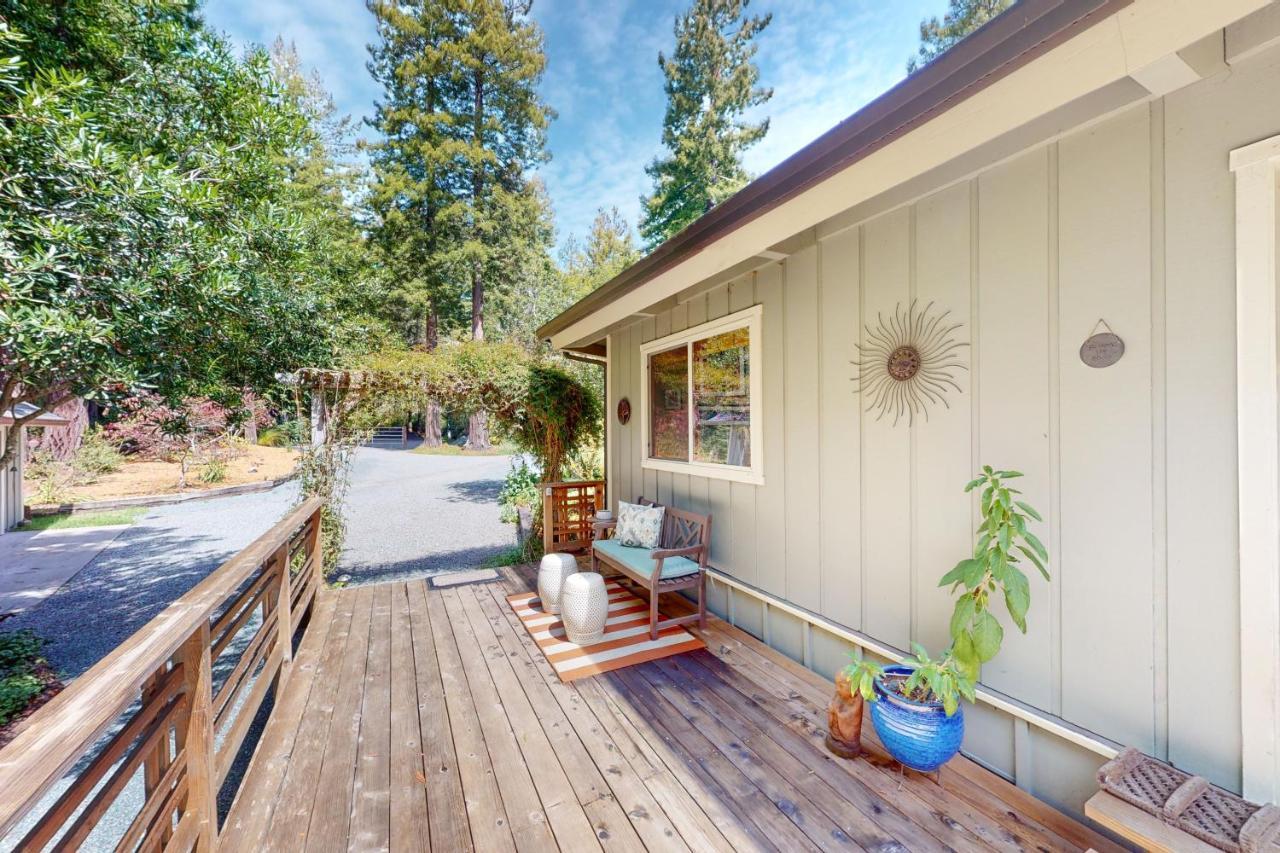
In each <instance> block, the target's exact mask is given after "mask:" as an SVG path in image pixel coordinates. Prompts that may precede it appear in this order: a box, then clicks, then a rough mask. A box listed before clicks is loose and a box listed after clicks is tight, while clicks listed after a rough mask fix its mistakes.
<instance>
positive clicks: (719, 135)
mask: <svg viewBox="0 0 1280 853" xmlns="http://www.w3.org/2000/svg"><path fill="white" fill-rule="evenodd" d="M749 2H750V0H693V6H692V8H690V10H689V11H688V12H686V13H685V14H684V15H681V16H680V17H678V18H676V24H675V35H676V49H675V53H674V54H672V56H671V57H670V58H668V57H667V56H666V55H664V54H661V53H660V54H658V65H659V66H660V67H661V68H662V73H663V75H664V76H665V77H666V84H665V86H664V88H665V90H666V93H667V111H666V115H665V116H664V118H663V121H662V144H663V145H664V146H665V147H666V149H667V153H666V155H665V156H663V157H660V158H658V159H656V160H654V162H653V163H652V164H650V165H649V166H648V167H647V168H646V169H645V171H646V172H647V173H648V175H649V177H650V178H652V179H653V184H654V186H653V194H652V195H650V196H649V197H648V198H646V199H644V200H643V203H644V219H643V221H642V222H641V223H640V234H641V236H642V237H644V241H645V246H646V247H647V248H649V249H653V248H655V247H656V246H658V245H659V244H660V243H662V242H663V241H665V240H666V239H668V238H669V237H671V236H673V235H675V234H676V233H677V232H679V231H680V230H682V229H683V228H685V227H686V226H687V225H689V224H690V223H692V222H693V221H694V220H696V219H698V218H699V217H700V216H702V215H703V214H704V213H706V212H707V211H708V210H710V209H711V208H712V207H714V206H715V205H717V204H719V203H720V202H722V201H724V200H725V199H726V198H728V197H729V196H731V195H733V194H734V193H736V192H737V191H738V190H739V189H741V188H742V187H743V186H744V185H745V184H746V183H747V181H748V180H749V176H748V174H747V172H746V170H745V169H744V168H743V166H742V152H743V151H745V150H746V149H747V148H750V147H751V146H752V145H754V144H756V143H757V142H759V141H760V140H761V139H763V138H764V136H765V134H766V133H768V131H769V121H768V119H765V120H763V121H760V122H756V123H751V122H746V121H743V120H742V115H743V114H744V113H745V112H746V111H747V110H749V109H751V108H752V107H756V106H759V105H761V104H763V103H765V102H766V101H768V100H769V98H771V97H772V96H773V90H771V89H764V88H760V87H759V86H757V85H756V84H757V82H758V81H759V78H760V72H759V69H757V68H756V66H755V63H753V62H752V58H753V57H754V56H755V53H756V45H755V44H754V43H753V39H754V38H755V37H756V35H758V34H759V33H760V31H761V30H763V29H764V28H765V27H766V26H768V25H769V21H770V19H771V17H772V16H771V15H763V16H757V17H744V14H745V12H746V8H747V5H748V3H749Z"/></svg>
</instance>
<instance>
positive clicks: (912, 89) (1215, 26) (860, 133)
mask: <svg viewBox="0 0 1280 853" xmlns="http://www.w3.org/2000/svg"><path fill="white" fill-rule="evenodd" d="M1270 3H1271V0H1214V2H1212V3H1206V2H1198V0H1022V2H1020V3H1018V4H1016V5H1015V6H1013V7H1012V8H1011V9H1009V10H1008V11H1007V12H1005V13H1004V14H1002V15H1000V16H998V17H996V18H995V19H993V20H992V21H991V22H989V23H988V24H987V25H986V26H984V27H983V28H982V29H980V30H978V31H977V32H976V33H974V34H973V35H971V36H970V37H969V38H967V39H965V40H964V41H963V42H961V43H960V44H958V45H957V46H956V47H955V48H953V49H952V50H951V51H949V52H948V53H946V54H944V55H943V56H942V57H940V58H939V59H938V60H936V61H935V62H933V63H931V64H930V65H928V66H926V67H925V68H924V69H922V70H921V71H919V72H917V73H916V74H913V75H911V76H910V77H908V78H907V79H905V80H903V81H902V82H901V83H899V84H898V85H897V86H895V87H894V88H893V89H891V90H890V91H889V92H887V93H886V94H885V95H883V96H881V97H880V98H878V99H876V100H875V101H873V102H871V103H870V104H868V105H867V106H866V107H864V108H863V109H862V110H860V111H859V112H857V113H855V114H854V115H853V116H851V117H850V118H848V119H846V120H845V121H843V122H841V123H840V124H839V125H837V126H836V127H834V128H833V129H832V130H830V131H828V132H827V133H826V134H824V135H823V136H821V137H819V138H818V139H817V140H815V141H814V142H813V143H811V144H810V145H808V146H806V147H805V148H803V149H801V150H800V151H799V152H797V153H796V154H794V155H792V156H791V157H790V158H788V159H787V160H785V161H783V162H782V163H781V164H779V165H778V166H776V167H774V168H773V169H771V170H770V171H769V172H767V173H765V174H764V175H762V176H761V177H759V178H757V179H756V180H755V181H753V182H752V183H750V184H748V185H747V186H746V187H744V188H743V189H742V190H741V191H740V192H739V193H737V194H736V195H734V196H733V197H732V198H730V199H728V200H726V201H725V202H724V203H723V204H721V205H719V206H718V207H716V208H714V209H713V210H711V211H710V212H708V213H707V214H706V215H705V216H703V217H702V218H701V219H699V220H698V221H696V222H694V223H693V224H692V225H690V226H689V227H688V228H686V229H685V230H683V231H681V232H680V233H679V234H677V235H676V236H674V237H672V238H671V239H670V240H668V241H667V242H665V243H663V244H662V245H661V246H659V247H658V248H657V249H655V250H654V251H653V252H652V253H650V254H649V255H648V256H646V257H645V258H643V259H642V260H640V261H638V262H637V263H635V264H633V265H632V266H631V267H629V268H628V269H626V270H624V271H623V272H622V273H620V274H619V275H618V276H616V277H615V278H613V279H611V280H610V281H608V282H606V283H605V284H604V285H602V286H601V287H600V288H598V289H597V290H595V291H593V292H592V293H590V294H588V295H587V296H586V297H584V298H583V299H581V300H579V301H578V302H577V303H575V304H574V305H572V306H570V307H569V308H568V309H567V310H565V311H564V312H562V313H561V314H560V315H559V316H557V317H555V318H554V319H553V320H551V321H550V322H548V323H547V324H545V325H544V326H543V327H542V328H540V329H539V330H538V335H539V337H541V338H543V339H544V340H547V341H549V342H550V343H551V345H552V347H554V348H556V349H562V350H568V349H572V350H581V349H583V348H585V347H587V346H589V345H592V344H595V343H597V342H599V341H600V339H601V338H602V337H603V336H604V334H606V333H607V332H608V331H609V330H610V329H612V328H616V327H618V326H620V325H623V324H625V323H627V322H630V321H631V320H633V319H635V318H637V317H639V316H645V315H650V314H652V313H653V312H654V306H655V305H661V304H663V303H664V300H665V301H666V302H668V303H670V301H671V300H675V299H678V298H679V296H680V294H681V293H682V292H683V291H686V290H687V289H689V288H691V287H697V286H699V285H700V283H703V282H706V281H708V280H711V279H715V278H718V277H719V278H723V277H724V275H725V274H726V273H727V272H732V271H738V273H739V274H740V272H741V271H743V270H746V269H750V268H754V267H758V266H760V265H763V264H765V263H770V262H776V261H777V260H780V259H781V258H782V257H785V256H786V254H787V245H786V244H787V241H788V240H794V238H795V237H796V235H799V234H801V233H802V232H804V231H805V230H806V229H812V228H814V227H815V226H818V225H819V224H820V223H823V222H826V221H827V220H829V219H831V218H832V217H835V216H837V215H838V214H840V213H842V212H844V211H847V210H849V209H850V208H854V207H856V206H858V205H860V204H862V203H864V202H867V201H868V200H870V199H873V198H876V197H878V196H881V195H883V194H886V193H889V192H891V191H892V190H894V188H895V187H899V186H901V185H903V184H906V183H907V182H910V181H912V180H913V179H916V178H918V177H920V176H922V175H925V174H927V173H929V172H932V171H934V170H938V169H941V168H942V167H944V166H945V165H946V164H948V163H951V162H953V161H957V160H960V159H962V158H963V157H964V156H965V155H966V154H969V153H970V152H973V151H975V150H976V149H979V148H981V147H982V146H984V145H987V144H990V143H993V142H995V141H997V140H1000V139H1001V138H1002V137H1005V136H1006V135H1011V134H1014V133H1015V132H1016V131H1017V130H1018V129H1019V128H1023V127H1025V126H1027V125H1030V124H1034V123H1035V122H1037V120H1044V119H1045V118H1046V117H1049V116H1053V115H1054V114H1055V113H1059V112H1061V111H1068V112H1069V111H1070V108H1071V107H1072V105H1073V104H1077V103H1080V102H1082V101H1085V100H1087V99H1088V98H1089V96H1091V95H1095V94H1096V93H1099V92H1104V91H1108V90H1110V91H1114V90H1115V89H1116V88H1117V87H1118V86H1124V85H1128V86H1130V87H1132V88H1133V90H1134V91H1136V92H1139V93H1141V94H1144V95H1145V94H1148V93H1149V94H1164V91H1160V90H1161V89H1165V90H1168V88H1169V87H1170V86H1173V87H1176V86H1177V85H1185V83H1186V82H1191V81H1193V79H1196V78H1191V79H1188V77H1187V74H1186V70H1187V68H1190V69H1191V70H1192V71H1195V70H1196V69H1195V68H1194V67H1193V66H1195V65H1196V64H1197V58H1196V57H1194V56H1193V57H1191V58H1190V60H1189V61H1182V60H1180V59H1179V56H1180V54H1179V52H1180V51H1181V52H1182V53H1181V56H1183V57H1186V56H1190V55H1189V54H1188V53H1187V51H1186V50H1185V49H1186V48H1188V46H1191V45H1194V44H1196V43H1197V42H1200V41H1201V40H1203V39H1205V37H1206V36H1211V35H1212V34H1214V33H1216V32H1218V31H1220V30H1221V29H1223V28H1224V27H1226V26H1227V25H1229V24H1231V23H1233V22H1235V21H1237V20H1239V19H1240V18H1242V17H1244V16H1246V15H1248V14H1249V13H1251V12H1254V11H1257V10H1258V9H1261V8H1264V7H1267V6H1268V5H1270ZM1219 53H1220V51H1219Z"/></svg>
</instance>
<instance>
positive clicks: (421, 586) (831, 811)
mask: <svg viewBox="0 0 1280 853" xmlns="http://www.w3.org/2000/svg"><path fill="white" fill-rule="evenodd" d="M530 578H531V576H530V573H529V571H528V570H526V569H519V570H507V571H506V572H505V576H504V579H503V581H502V582H500V583H489V584H482V585H475V586H466V587H460V588H456V589H451V590H434V589H429V588H428V587H427V586H426V584H425V583H424V582H422V581H409V582H400V583H390V584H382V585H376V586H366V587H361V588H358V589H352V590H340V591H325V592H322V593H321V594H320V598H319V600H318V603H317V607H316V611H315V614H314V616H313V619H314V620H315V621H314V624H313V625H312V627H311V629H309V630H308V632H307V634H306V636H305V639H304V641H303V644H302V646H301V648H300V650H299V653H298V657H297V659H296V660H295V665H294V667H293V670H292V672H291V674H290V675H289V680H288V682H287V684H286V686H285V688H284V690H283V691H282V694H281V696H280V698H279V701H278V702H277V704H276V709H275V711H274V713H273V715H272V717H271V721H270V723H269V724H268V727H267V729H266V731H265V733H264V735H263V739H262V741H261V742H260V744H259V747H258V750H257V752H256V754H255V757H254V760H253V764H252V766H251V768H250V771H249V773H248V775H247V778H246V780H245V784H244V787H243V788H242V789H241V791H240V794H239V796H238V798H237V800H236V802H235V804H234V805H233V806H232V809H231V812H230V814H229V815H228V817H227V820H226V822H225V825H224V827H223V830H222V836H221V838H220V846H222V847H223V848H224V849H230V850H259V849H283V850H298V849H320V848H324V849H331V848H334V849H336V848H343V849H352V850H375V849H387V848H402V849H424V850H425V849H428V848H430V849H435V850H448V851H455V850H465V849H472V848H474V849H478V850H483V851H494V850H504V849H517V848H518V849H521V850H526V849H528V850H542V849H547V850H554V849H563V850H573V851H579V850H591V849H600V848H602V847H603V848H609V849H615V848H616V849H634V850H640V849H650V850H682V849H691V850H698V851H701V850H712V849H714V850H755V849H785V850H811V849H824V850H825V849H832V848H843V849H855V850H856V849H868V850H902V849H909V850H946V849H955V850H988V849H996V850H1031V849H1039V850H1073V849H1087V848H1089V847H1094V848H1096V849H1099V850H1105V849H1115V848H1114V845H1112V844H1110V843H1109V842H1107V841H1106V840H1105V839H1103V838H1101V837H1100V836H1098V835H1097V834H1096V833H1094V832H1093V831H1092V830H1090V829H1088V828H1087V827H1085V826H1083V825H1081V824H1079V823H1076V822H1075V821H1073V820H1071V819H1070V818H1068V817H1066V816H1064V815H1062V814H1060V813H1059V812H1057V811H1055V810H1053V809H1052V808H1050V807H1049V806H1047V805H1045V804H1043V803H1040V802H1039V801H1037V800H1035V799H1034V798H1032V797H1031V796H1030V795H1029V794H1027V793H1026V792H1023V791H1020V790H1018V789H1017V788H1015V787H1013V786H1012V785H1010V784H1008V783H1007V782H1005V781H1004V780H1002V779H1000V778H999V777H997V776H995V775H994V774H991V773H989V772H988V771H986V770H984V769H982V768H980V767H979V766H978V765H976V764H974V763H972V762H970V761H968V760H967V759H964V758H957V759H955V760H953V761H952V762H951V763H950V764H949V765H947V767H946V768H944V769H943V771H942V772H941V774H940V776H939V777H938V778H937V779H935V778H934V777H932V776H924V775H921V774H917V773H913V772H907V773H905V774H903V773H902V772H901V771H900V769H899V768H898V767H897V766H896V765H895V764H893V763H892V762H891V761H890V760H889V759H887V758H886V757H885V755H884V753H883V751H882V750H880V749H879V745H878V744H875V743H874V742H872V743H869V744H868V746H870V747H871V749H872V755H871V757H870V758H865V759H858V760H854V761H847V760H843V759H838V758H835V757H833V756H831V755H830V754H829V753H828V752H826V750H825V749H824V747H823V736H824V733H825V732H824V725H825V716H826V711H825V707H826V703H827V701H828V699H829V697H830V686H829V684H828V683H827V682H826V681H825V680H824V679H822V678H820V677H819V676H817V675H815V674H814V673H812V672H809V671H807V670H805V669H804V668H802V667H801V666H800V665H798V664H796V663H794V662H793V661H791V660H789V659H787V658H785V657H783V656H781V655H779V654H778V653H777V652H775V651H773V650H771V649H769V648H767V647H766V646H764V645H763V644H761V643H760V642H758V641H757V640H755V639H754V638H752V637H750V636H749V635H747V634H745V633H743V632H741V631H739V630H737V629H735V628H733V627H731V626H729V625H728V624H726V623H724V622H722V621H720V620H718V619H712V620H711V621H710V623H709V625H708V628H707V630H706V631H704V632H700V633H701V636H702V638H703V639H704V640H705V642H706V643H707V647H708V650H707V651H699V652H694V653H689V654H684V655H680V656H678V657H674V658H668V659H666V660H661V661H656V662H651V663H645V664H640V665H636V666H632V667H629V668H627V669H624V670H620V671H617V672H612V673H608V674H605V675H601V676H596V677H593V678H588V679H584V680H580V681H577V682H574V683H573V684H563V683H561V682H560V680H559V679H558V678H557V677H556V675H555V674H554V673H553V672H552V670H551V668H550V666H549V665H548V664H547V662H546V660H545V659H544V658H543V656H542V654H541V653H540V652H539V650H538V649H537V647H536V646H535V645H534V643H533V641H532V640H531V639H530V638H529V636H528V635H527V633H526V632H525V631H524V629H523V628H522V626H521V625H520V624H519V622H518V621H517V620H516V617H515V615H514V614H513V613H512V612H511V610H510V609H509V608H508V607H507V605H506V602H505V595H506V594H508V593H510V592H516V591H520V590H524V589H527V588H530V587H531V586H532V583H531V579H530ZM664 603H665V602H664ZM864 738H865V739H867V740H868V741H874V732H873V730H872V728H871V726H870V725H869V724H868V725H867V726H866V727H865V728H864Z"/></svg>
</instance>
